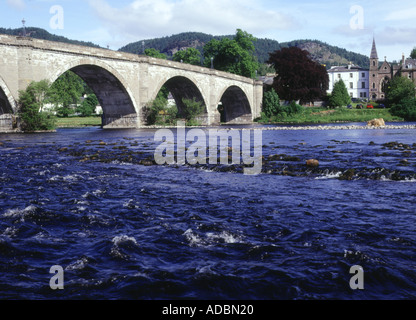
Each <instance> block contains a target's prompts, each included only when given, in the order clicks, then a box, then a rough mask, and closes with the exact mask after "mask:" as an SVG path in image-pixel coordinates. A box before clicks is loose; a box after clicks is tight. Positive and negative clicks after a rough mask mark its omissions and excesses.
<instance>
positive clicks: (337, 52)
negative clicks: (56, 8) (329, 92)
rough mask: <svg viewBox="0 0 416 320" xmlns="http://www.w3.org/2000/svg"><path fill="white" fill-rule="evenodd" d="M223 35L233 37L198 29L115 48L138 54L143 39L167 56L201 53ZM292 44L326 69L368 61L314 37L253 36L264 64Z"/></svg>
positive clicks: (147, 44) (145, 45)
mask: <svg viewBox="0 0 416 320" xmlns="http://www.w3.org/2000/svg"><path fill="white" fill-rule="evenodd" d="M224 37H227V38H233V35H228V36H212V35H209V34H205V33H200V32H184V33H180V34H176V35H172V36H169V37H163V38H155V39H149V40H140V41H137V42H133V43H130V44H128V45H126V46H124V47H122V48H120V49H119V51H123V52H129V53H134V54H142V53H143V41H144V47H145V48H154V49H156V50H159V51H160V52H162V53H164V54H166V55H167V56H168V57H172V56H173V55H174V54H175V53H176V52H177V51H179V50H183V49H186V48H190V47H192V48H196V49H198V50H199V51H201V52H202V51H203V47H204V45H205V44H206V43H208V42H209V41H210V40H212V39H214V38H215V39H221V38H224ZM293 46H296V47H299V48H301V49H304V50H307V51H308V52H309V53H310V54H311V57H312V58H313V59H314V60H315V61H317V62H319V63H321V64H325V65H326V66H327V68H328V69H329V68H330V67H331V66H334V65H346V64H348V63H349V62H352V63H354V64H356V65H359V66H361V67H364V68H365V67H367V66H369V65H370V60H369V58H368V57H367V56H365V55H362V54H358V53H354V52H351V51H348V50H346V49H342V48H339V47H336V46H331V45H329V44H326V43H324V42H322V41H318V40H295V41H290V42H281V43H280V42H278V41H276V40H272V39H257V41H256V42H255V54H256V56H257V58H258V60H259V62H261V63H264V62H266V61H267V60H268V59H269V53H271V52H274V51H276V50H280V49H282V48H285V47H293Z"/></svg>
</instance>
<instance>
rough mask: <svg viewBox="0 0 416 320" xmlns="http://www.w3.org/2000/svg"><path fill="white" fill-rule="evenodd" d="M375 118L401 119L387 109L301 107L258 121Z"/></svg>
mask: <svg viewBox="0 0 416 320" xmlns="http://www.w3.org/2000/svg"><path fill="white" fill-rule="evenodd" d="M375 118H383V119H384V120H385V121H386V122H393V121H403V119H402V118H399V117H395V116H392V115H391V114H390V112H389V110H388V109H347V108H338V109H334V110H328V109H326V108H314V107H313V108H303V110H302V112H300V113H298V114H295V115H292V116H286V117H284V118H279V117H276V118H272V119H260V120H259V121H258V122H259V123H293V124H301V123H311V124H313V123H336V122H367V121H370V120H372V119H375Z"/></svg>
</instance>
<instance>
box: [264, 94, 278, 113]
mask: <svg viewBox="0 0 416 320" xmlns="http://www.w3.org/2000/svg"><path fill="white" fill-rule="evenodd" d="M279 108H280V99H279V95H278V94H277V93H276V91H275V90H274V89H273V88H272V89H271V90H269V91H266V92H265V93H264V94H263V112H264V114H265V116H266V117H268V118H271V117H273V116H275V115H277V114H278V113H279Z"/></svg>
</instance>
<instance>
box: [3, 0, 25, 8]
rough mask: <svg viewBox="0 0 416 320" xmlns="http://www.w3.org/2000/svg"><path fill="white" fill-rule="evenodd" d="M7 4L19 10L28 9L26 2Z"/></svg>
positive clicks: (16, 0)
mask: <svg viewBox="0 0 416 320" xmlns="http://www.w3.org/2000/svg"><path fill="white" fill-rule="evenodd" d="M7 4H8V5H9V6H10V7H12V8H14V9H17V10H24V9H25V8H26V4H25V2H24V0H7Z"/></svg>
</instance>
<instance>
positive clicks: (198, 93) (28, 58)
mask: <svg viewBox="0 0 416 320" xmlns="http://www.w3.org/2000/svg"><path fill="white" fill-rule="evenodd" d="M68 70H72V71H73V72H74V73H76V74H77V75H78V76H80V77H81V78H82V79H83V80H84V81H85V82H86V83H87V84H88V86H89V87H90V88H91V89H92V90H93V91H94V93H95V94H96V96H97V98H98V100H99V102H100V105H101V106H102V108H103V120H102V126H103V127H104V128H135V127H139V126H142V125H145V124H146V123H145V113H144V109H145V106H146V105H148V104H149V102H150V101H152V100H154V99H155V98H156V96H157V94H158V92H159V91H160V89H161V88H162V86H166V87H167V88H168V89H169V91H170V92H171V93H172V95H173V97H174V99H175V101H176V104H177V106H178V109H179V110H181V108H183V107H184V106H183V103H182V98H187V99H192V98H195V99H197V100H198V101H200V102H202V103H203V104H204V106H205V114H204V115H202V116H201V119H202V121H203V124H205V125H217V124H219V123H220V122H227V123H232V124H240V123H250V122H252V121H253V120H254V119H255V118H257V117H258V116H260V111H261V102H262V96H263V84H262V82H261V81H256V80H253V79H249V78H245V77H241V76H237V75H234V74H230V73H226V72H222V71H218V70H215V69H208V68H203V67H200V66H194V65H189V64H184V63H180V62H173V61H168V60H161V59H156V58H152V57H147V56H139V55H134V54H128V53H123V52H117V51H111V50H107V49H99V48H90V47H84V46H77V45H70V44H64V43H59V42H51V41H45V40H38V39H33V38H28V37H15V36H7V35H0V127H2V128H3V129H5V128H6V129H8V128H10V126H13V125H14V124H13V118H15V117H14V116H15V115H16V113H17V109H18V105H17V101H18V98H19V90H24V89H25V88H26V87H27V86H28V85H29V83H30V82H31V81H40V80H44V79H46V80H49V81H50V82H51V83H53V82H54V81H55V80H56V79H57V78H58V77H59V76H61V75H62V74H63V73H65V72H66V71H68ZM219 105H222V107H223V110H224V112H223V113H222V115H221V114H220V112H219V109H218V107H219Z"/></svg>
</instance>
